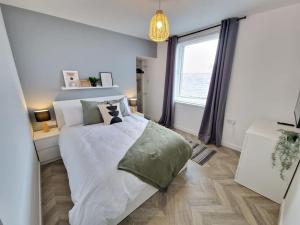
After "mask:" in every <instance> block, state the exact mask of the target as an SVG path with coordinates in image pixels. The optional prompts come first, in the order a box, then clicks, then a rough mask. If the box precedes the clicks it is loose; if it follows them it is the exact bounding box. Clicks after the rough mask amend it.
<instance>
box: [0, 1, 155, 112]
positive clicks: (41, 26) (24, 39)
mask: <svg viewBox="0 0 300 225" xmlns="http://www.w3.org/2000/svg"><path fill="white" fill-rule="evenodd" d="M2 11H3V17H4V22H5V25H6V28H7V34H8V37H9V40H10V43H11V48H12V52H13V55H14V58H15V62H16V66H17V69H18V72H19V77H20V80H21V85H22V88H23V92H24V95H25V99H26V103H27V106H28V109H29V110H30V111H31V110H34V109H41V108H48V107H51V104H52V101H53V100H65V99H74V98H84V97H95V96H104V95H115V94H120V93H122V94H126V95H129V97H130V96H135V95H136V74H135V68H136V57H137V56H146V57H156V44H155V43H152V42H149V41H146V40H143V39H139V38H135V37H130V36H127V35H123V34H119V33H115V32H111V31H107V30H104V29H99V28H95V27H91V26H87V25H84V24H80V23H75V22H72V21H68V20H64V19H60V18H57V17H52V16H48V15H44V14H40V13H36V12H32V11H28V10H24V9H19V8H15V7H10V6H5V5H3V6H2ZM63 69H65V70H78V71H79V76H80V78H81V79H84V78H87V77H88V76H89V75H97V76H98V72H101V71H104V72H108V71H109V72H112V73H113V78H114V82H115V84H118V85H119V86H120V88H119V89H110V90H99V89H97V90H81V91H78V90H76V91H62V90H61V86H63V85H64V84H63V76H62V72H61V71H62V70H63Z"/></svg>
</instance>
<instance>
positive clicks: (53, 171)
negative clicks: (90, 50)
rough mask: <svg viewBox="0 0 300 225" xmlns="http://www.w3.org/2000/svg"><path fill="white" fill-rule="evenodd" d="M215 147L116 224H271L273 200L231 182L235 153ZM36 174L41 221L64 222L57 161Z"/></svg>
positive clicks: (65, 193) (66, 198) (275, 211)
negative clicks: (39, 185)
mask: <svg viewBox="0 0 300 225" xmlns="http://www.w3.org/2000/svg"><path fill="white" fill-rule="evenodd" d="M183 134H184V133H183ZM184 135H185V136H186V138H188V139H193V140H194V141H197V139H196V138H195V137H194V136H191V135H187V134H184ZM217 150H218V152H217V153H216V154H215V155H214V156H213V157H212V158H211V159H210V160H209V161H208V162H207V163H206V164H205V165H204V166H199V165H198V164H196V163H194V162H193V161H189V163H188V168H187V170H186V171H184V172H183V173H182V174H180V175H179V176H177V177H176V179H175V180H174V181H173V183H172V184H171V185H170V187H169V189H168V192H166V193H157V194H155V195H154V196H152V197H151V198H150V199H149V200H148V201H146V202H145V203H144V204H143V205H142V206H140V207H139V208H138V209H136V210H135V211H134V212H133V213H132V214H131V215H129V216H128V217H127V218H126V219H124V220H123V221H122V222H121V223H120V225H275V224H277V219H278V215H279V205H278V204H276V203H274V202H272V201H270V200H268V199H266V198H264V197H262V196H260V195H259V194H256V193H255V192H253V191H251V190H249V189H247V188H245V187H243V186H241V185H239V184H237V183H235V182H234V180H233V177H234V174H235V170H236V167H237V164H238V160H239V154H238V153H237V152H235V151H233V150H230V149H227V148H223V147H222V148H218V149H217ZM41 176H42V210H43V222H44V223H43V224H44V225H54V224H55V225H64V224H68V211H69V210H70V209H71V208H72V205H73V204H72V202H71V199H70V190H69V186H68V178H67V174H66V171H65V168H64V165H63V162H62V161H61V160H59V161H56V162H54V163H51V164H48V165H44V166H42V175H41Z"/></svg>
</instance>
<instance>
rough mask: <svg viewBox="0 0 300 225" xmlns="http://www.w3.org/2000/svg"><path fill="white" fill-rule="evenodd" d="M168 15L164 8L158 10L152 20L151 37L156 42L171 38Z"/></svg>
mask: <svg viewBox="0 0 300 225" xmlns="http://www.w3.org/2000/svg"><path fill="white" fill-rule="evenodd" d="M169 35H170V30H169V21H168V17H167V16H166V15H165V14H164V12H163V11H162V10H160V9H159V10H157V11H156V13H155V15H154V16H153V17H152V19H151V21H150V28H149V38H150V39H151V40H152V41H155V42H162V41H165V40H167V39H168V38H169Z"/></svg>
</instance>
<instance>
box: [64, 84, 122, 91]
mask: <svg viewBox="0 0 300 225" xmlns="http://www.w3.org/2000/svg"><path fill="white" fill-rule="evenodd" d="M118 87H119V85H113V86H111V87H102V86H97V87H61V90H63V91H68V90H88V89H89V90H91V89H109V88H118Z"/></svg>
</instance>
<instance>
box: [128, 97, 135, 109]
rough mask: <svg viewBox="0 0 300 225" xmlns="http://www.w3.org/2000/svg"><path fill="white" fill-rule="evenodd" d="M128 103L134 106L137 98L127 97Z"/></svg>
mask: <svg viewBox="0 0 300 225" xmlns="http://www.w3.org/2000/svg"><path fill="white" fill-rule="evenodd" d="M128 102H129V105H130V106H133V107H135V106H136V104H137V99H136V98H129V99H128Z"/></svg>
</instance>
